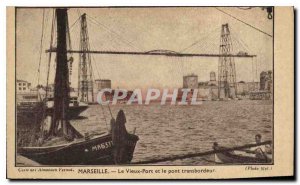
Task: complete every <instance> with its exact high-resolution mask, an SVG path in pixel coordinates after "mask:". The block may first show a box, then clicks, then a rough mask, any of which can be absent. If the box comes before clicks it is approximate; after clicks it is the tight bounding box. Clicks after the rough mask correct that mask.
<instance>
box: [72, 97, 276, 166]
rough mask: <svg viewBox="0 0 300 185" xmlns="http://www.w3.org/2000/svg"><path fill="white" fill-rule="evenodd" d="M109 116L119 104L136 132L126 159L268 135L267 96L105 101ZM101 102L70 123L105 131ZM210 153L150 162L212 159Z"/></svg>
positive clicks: (107, 117)
mask: <svg viewBox="0 0 300 185" xmlns="http://www.w3.org/2000/svg"><path fill="white" fill-rule="evenodd" d="M110 108H111V112H112V115H113V116H116V115H117V112H118V110H120V109H123V110H124V112H125V114H126V118H127V123H126V127H127V130H128V131H129V132H133V131H134V130H136V131H135V133H136V134H137V135H138V136H139V138H140V140H139V141H138V143H137V146H136V150H135V152H134V158H133V161H132V162H136V161H143V160H148V159H154V158H161V157H166V156H171V155H182V154H187V153H197V152H204V151H209V150H212V144H213V143H214V142H218V143H219V144H220V145H222V146H228V147H230V146H239V145H244V144H249V143H253V142H254V136H255V135H256V134H261V135H262V140H272V130H273V105H272V101H271V100H257V101H255V100H240V101H237V100H236V101H204V102H203V103H202V104H201V105H194V106H192V105H189V106H182V105H168V104H167V105H160V104H150V105H126V104H118V105H111V106H110ZM110 119H111V116H110V112H109V109H108V107H107V106H101V105H90V107H89V108H88V109H87V110H86V111H84V112H83V113H81V115H80V117H79V118H78V119H76V120H72V121H71V123H72V125H73V126H74V127H75V128H76V129H78V130H79V131H80V132H81V133H82V134H84V133H86V132H95V131H97V132H105V131H107V130H108V129H109V125H110ZM212 160H213V156H205V157H201V158H200V157H198V158H190V159H183V160H176V161H167V162H163V163H157V164H153V165H214V163H213V162H212Z"/></svg>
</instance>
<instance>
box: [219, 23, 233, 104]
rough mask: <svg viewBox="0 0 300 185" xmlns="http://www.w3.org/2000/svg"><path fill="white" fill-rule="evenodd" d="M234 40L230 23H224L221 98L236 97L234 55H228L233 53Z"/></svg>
mask: <svg viewBox="0 0 300 185" xmlns="http://www.w3.org/2000/svg"><path fill="white" fill-rule="evenodd" d="M232 50H233V48H232V42H231V36H230V30H229V26H228V23H227V24H223V25H222V29H221V38H220V48H219V53H220V55H222V56H220V57H219V65H218V88H219V90H218V96H219V98H235V97H236V71H235V62H234V57H232V56H226V55H230V54H232V53H231V52H232Z"/></svg>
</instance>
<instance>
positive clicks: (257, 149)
mask: <svg viewBox="0 0 300 185" xmlns="http://www.w3.org/2000/svg"><path fill="white" fill-rule="evenodd" d="M261 142H262V136H261V135H260V134H256V135H255V144H260V143H261ZM245 152H247V153H253V154H255V157H257V158H260V159H266V160H270V158H271V157H270V154H271V153H272V150H271V146H270V145H259V146H254V147H251V148H250V149H249V150H245Z"/></svg>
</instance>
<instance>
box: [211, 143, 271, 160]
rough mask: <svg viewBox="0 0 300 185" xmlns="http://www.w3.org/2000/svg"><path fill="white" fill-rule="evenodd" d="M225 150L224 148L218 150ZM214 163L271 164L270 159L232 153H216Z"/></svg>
mask: <svg viewBox="0 0 300 185" xmlns="http://www.w3.org/2000/svg"><path fill="white" fill-rule="evenodd" d="M220 149H226V148H223V147H222V148H219V149H218V150H220ZM215 162H216V163H226V164H265V163H271V162H272V161H271V159H270V158H268V157H266V158H258V157H254V156H244V155H241V154H235V153H234V152H233V151H232V152H218V153H216V154H215Z"/></svg>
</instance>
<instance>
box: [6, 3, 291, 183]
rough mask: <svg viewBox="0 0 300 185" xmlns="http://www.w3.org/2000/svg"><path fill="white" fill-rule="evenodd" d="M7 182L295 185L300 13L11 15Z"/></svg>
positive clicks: (143, 10) (96, 10) (72, 10)
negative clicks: (257, 184)
mask: <svg viewBox="0 0 300 185" xmlns="http://www.w3.org/2000/svg"><path fill="white" fill-rule="evenodd" d="M7 94H8V96H7V178H9V179H32V178H34V179H223V178H252V177H274V176H293V175H294V165H293V164H294V9H293V7H8V8H7Z"/></svg>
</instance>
